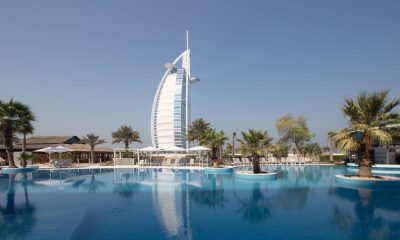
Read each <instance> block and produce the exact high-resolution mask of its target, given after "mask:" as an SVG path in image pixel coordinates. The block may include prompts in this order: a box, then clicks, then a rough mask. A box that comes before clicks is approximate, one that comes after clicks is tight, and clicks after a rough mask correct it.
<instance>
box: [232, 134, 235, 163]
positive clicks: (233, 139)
mask: <svg viewBox="0 0 400 240" xmlns="http://www.w3.org/2000/svg"><path fill="white" fill-rule="evenodd" d="M234 156H235V135H233V137H232V158H233V157H234Z"/></svg>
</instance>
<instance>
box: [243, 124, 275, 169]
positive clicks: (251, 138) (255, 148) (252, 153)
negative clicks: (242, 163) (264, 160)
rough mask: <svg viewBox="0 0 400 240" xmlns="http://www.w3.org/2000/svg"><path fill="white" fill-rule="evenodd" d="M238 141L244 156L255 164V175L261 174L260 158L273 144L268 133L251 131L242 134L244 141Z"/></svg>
mask: <svg viewBox="0 0 400 240" xmlns="http://www.w3.org/2000/svg"><path fill="white" fill-rule="evenodd" d="M238 141H239V142H240V148H241V151H242V154H243V155H245V156H249V157H250V160H251V162H252V163H253V173H261V169H260V156H261V155H263V154H264V152H265V149H266V148H267V147H268V146H270V145H271V142H272V138H271V137H270V136H269V135H268V132H267V131H264V132H263V131H258V130H253V129H249V131H248V132H242V139H238Z"/></svg>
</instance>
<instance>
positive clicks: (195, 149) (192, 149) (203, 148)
mask: <svg viewBox="0 0 400 240" xmlns="http://www.w3.org/2000/svg"><path fill="white" fill-rule="evenodd" d="M188 150H189V151H211V149H210V148H208V147H203V146H196V147H192V148H189V149H188Z"/></svg>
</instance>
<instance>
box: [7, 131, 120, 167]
mask: <svg viewBox="0 0 400 240" xmlns="http://www.w3.org/2000/svg"><path fill="white" fill-rule="evenodd" d="M56 146H63V147H66V148H68V149H70V150H72V151H71V153H70V154H71V155H70V158H71V159H72V160H74V161H75V162H78V159H79V162H88V160H89V158H90V146H89V145H87V144H80V139H79V138H78V137H77V136H33V137H30V138H27V139H26V151H27V152H33V151H36V150H38V149H41V148H46V147H56ZM21 152H22V145H21V144H20V143H17V144H15V145H14V160H17V159H18V156H19V155H20V153H21ZM0 153H3V154H0V155H1V156H0V157H3V158H4V157H7V154H5V146H4V145H0ZM113 153H114V152H113V149H111V148H104V147H98V146H96V148H95V161H94V162H100V161H110V160H112V158H113ZM33 161H34V163H46V162H48V161H49V157H48V154H47V153H35V154H34V156H33ZM16 163H18V161H16Z"/></svg>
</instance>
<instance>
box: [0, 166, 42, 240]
mask: <svg viewBox="0 0 400 240" xmlns="http://www.w3.org/2000/svg"><path fill="white" fill-rule="evenodd" d="M17 178H19V181H18V182H19V183H20V184H21V185H22V186H23V188H24V203H22V204H16V203H15V192H16V190H15V188H16V182H17V180H16V179H17ZM28 184H29V180H28V176H27V173H18V174H9V175H8V190H7V204H6V205H5V206H3V205H2V204H1V205H0V213H1V215H0V225H1V227H0V238H1V239H8V238H9V239H17V238H21V237H26V236H27V235H28V234H29V233H30V232H31V230H32V228H33V227H34V225H35V224H36V221H37V219H36V216H35V211H36V208H35V206H34V205H33V204H31V203H30V202H29V194H28V188H27V186H28Z"/></svg>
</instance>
